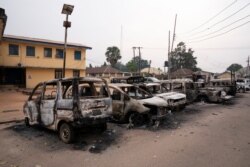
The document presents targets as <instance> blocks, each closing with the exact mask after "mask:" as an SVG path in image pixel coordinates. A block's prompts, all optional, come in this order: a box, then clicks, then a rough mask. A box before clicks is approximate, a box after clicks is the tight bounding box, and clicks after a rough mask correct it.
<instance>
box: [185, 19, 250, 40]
mask: <svg viewBox="0 0 250 167" xmlns="http://www.w3.org/2000/svg"><path fill="white" fill-rule="evenodd" d="M248 23H250V21H247V22H245V23H243V24H241V25H239V26H237V27H234V28H232V29H230V30H228V31H226V32H223V33H220V34H217V35H215V36H212V37H209V38H204V39H201V40H197V41H190V42H188V43H196V42H201V41H206V40H208V39H212V38H216V37H218V36H221V35H224V34H227V33H229V32H231V31H233V30H235V29H238V28H240V27H242V26H244V25H246V24H248Z"/></svg>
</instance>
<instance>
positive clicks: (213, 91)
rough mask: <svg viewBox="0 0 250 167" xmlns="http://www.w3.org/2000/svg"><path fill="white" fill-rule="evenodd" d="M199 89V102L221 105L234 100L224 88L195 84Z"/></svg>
mask: <svg viewBox="0 0 250 167" xmlns="http://www.w3.org/2000/svg"><path fill="white" fill-rule="evenodd" d="M195 85H196V88H197V89H198V96H197V101H201V102H214V103H221V102H227V101H229V100H231V99H232V96H229V95H227V93H226V92H225V91H224V90H223V88H219V87H209V86H205V83H200V82H195Z"/></svg>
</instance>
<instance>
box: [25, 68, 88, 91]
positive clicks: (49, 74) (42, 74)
mask: <svg viewBox="0 0 250 167" xmlns="http://www.w3.org/2000/svg"><path fill="white" fill-rule="evenodd" d="M80 76H81V77H84V76H85V71H84V70H81V71H80ZM65 77H66V78H68V77H73V70H71V69H67V70H66V71H65ZM52 79H55V69H52V68H50V69H49V68H47V69H46V68H30V67H29V68H26V88H34V87H35V86H36V85H37V84H38V83H39V82H43V81H48V80H52Z"/></svg>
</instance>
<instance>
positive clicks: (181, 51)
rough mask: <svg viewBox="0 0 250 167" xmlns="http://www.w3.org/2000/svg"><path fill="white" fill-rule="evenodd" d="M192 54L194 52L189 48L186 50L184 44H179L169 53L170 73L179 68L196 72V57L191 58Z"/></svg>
mask: <svg viewBox="0 0 250 167" xmlns="http://www.w3.org/2000/svg"><path fill="white" fill-rule="evenodd" d="M193 53H194V51H193V50H192V49H191V48H189V49H188V50H187V49H186V45H185V43H184V42H180V43H179V44H178V45H177V48H175V50H174V51H173V52H172V53H171V57H170V61H171V71H175V70H177V69H180V68H187V69H191V70H193V71H197V69H199V68H198V67H196V65H197V61H196V57H194V56H193Z"/></svg>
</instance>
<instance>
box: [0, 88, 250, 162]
mask: <svg viewBox="0 0 250 167" xmlns="http://www.w3.org/2000/svg"><path fill="white" fill-rule="evenodd" d="M249 99H250V93H248V94H241V95H237V97H236V98H235V99H234V104H233V105H218V104H195V105H190V106H188V107H187V108H186V109H185V110H184V111H182V112H179V113H173V115H172V116H171V117H170V118H169V119H168V120H167V122H166V123H165V125H163V126H162V128H161V129H160V130H157V131H153V130H150V129H147V128H143V127H142V128H138V129H132V130H127V129H126V128H124V126H123V125H121V126H120V125H119V126H118V125H114V124H109V130H108V131H107V132H105V133H102V134H101V133H98V132H92V131H89V132H84V133H81V134H80V135H79V136H78V141H77V142H76V143H75V144H71V145H65V144H64V143H62V142H60V141H59V140H58V137H57V135H56V133H53V132H50V131H47V130H45V129H42V128H38V127H34V128H26V127H25V126H24V125H23V124H22V123H17V124H13V123H12V124H2V125H0V148H1V152H0V166H11V165H16V166H23V167H33V166H34V167H35V166H43V167H50V166H51V167H55V166H62V167H63V166H65V167H68V166H71V167H79V166H84V167H85V166H86V167H88V166H93V167H99V166H100V167H101V166H102V167H103V166H107V167H112V166H114V167H117V166H124V167H125V166H129V167H151V166H152V167H166V166H168V167H187V166H190V167H236V166H239V167H249V166H250V133H249V132H250V130H249V129H250V100H249Z"/></svg>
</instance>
